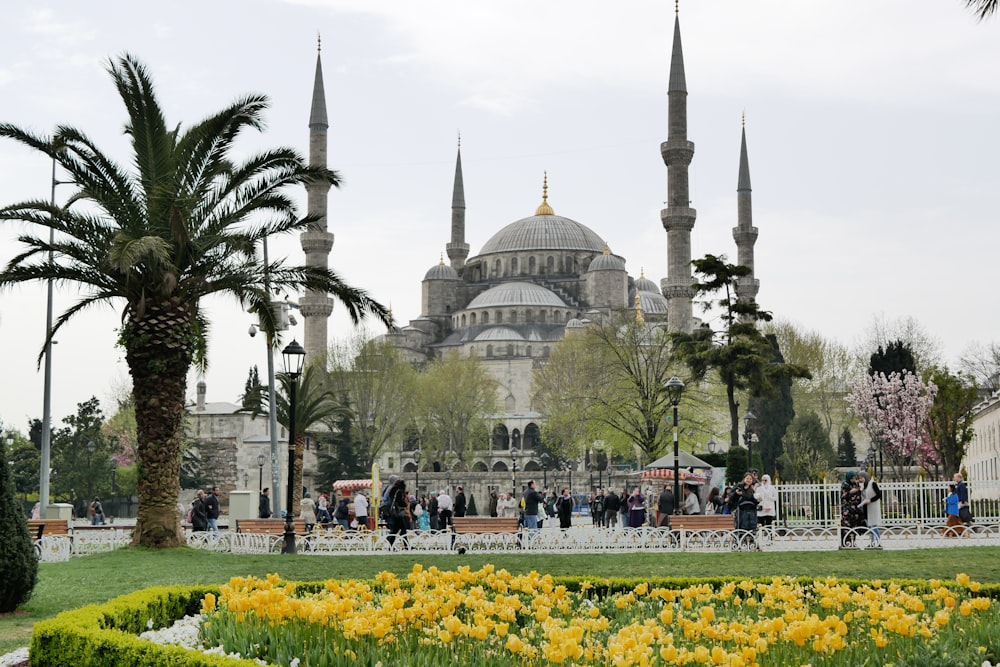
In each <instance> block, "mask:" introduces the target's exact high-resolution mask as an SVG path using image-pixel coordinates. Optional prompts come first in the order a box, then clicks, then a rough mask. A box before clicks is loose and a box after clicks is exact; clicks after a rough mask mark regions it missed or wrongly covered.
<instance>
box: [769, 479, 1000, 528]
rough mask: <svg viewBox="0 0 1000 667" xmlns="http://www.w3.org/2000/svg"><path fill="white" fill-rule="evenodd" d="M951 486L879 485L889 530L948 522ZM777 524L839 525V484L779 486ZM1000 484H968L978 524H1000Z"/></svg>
mask: <svg viewBox="0 0 1000 667" xmlns="http://www.w3.org/2000/svg"><path fill="white" fill-rule="evenodd" d="M948 484H949V482H943V481H926V482H879V488H880V489H881V490H882V520H883V524H884V525H886V526H933V525H939V524H943V523H944V522H945V496H946V495H947V494H948ZM777 488H778V522H779V523H780V524H781V525H783V526H788V527H799V526H801V527H823V526H835V525H837V524H839V523H840V484H839V483H838V484H779V485H778V487H777ZM998 492H1000V481H998V480H983V481H977V482H970V483H969V501H970V503H971V505H972V514H973V516H974V517H975V518H976V520H977V521H982V522H984V523H997V522H998V520H1000V501H997V500H992V499H991V498H996V497H997V496H998Z"/></svg>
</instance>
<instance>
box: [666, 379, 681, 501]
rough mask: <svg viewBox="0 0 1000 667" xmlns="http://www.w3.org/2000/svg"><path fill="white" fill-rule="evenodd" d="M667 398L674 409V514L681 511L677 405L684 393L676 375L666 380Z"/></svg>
mask: <svg viewBox="0 0 1000 667" xmlns="http://www.w3.org/2000/svg"><path fill="white" fill-rule="evenodd" d="M666 389H667V398H668V399H669V400H670V405H671V406H672V407H673V411H674V429H673V435H674V514H680V513H681V504H682V503H681V472H680V443H679V441H678V435H679V434H678V429H677V406H678V404H679V403H680V402H681V394H683V393H684V383H683V382H681V380H680V378H679V377H677V376H676V375H675V376H673V377H672V378H670V379H669V380H667V384H666Z"/></svg>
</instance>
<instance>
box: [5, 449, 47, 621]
mask: <svg viewBox="0 0 1000 667" xmlns="http://www.w3.org/2000/svg"><path fill="white" fill-rule="evenodd" d="M0 572H3V576H2V577H0V613H7V612H11V611H14V610H15V609H17V607H18V606H20V605H22V604H24V603H25V602H27V601H28V600H29V599H30V598H31V592H32V591H33V590H34V588H35V582H36V580H37V578H38V559H37V558H35V545H34V543H33V542H32V539H31V534H30V533H29V532H28V520H27V518H26V517H25V515H24V510H23V508H22V507H21V504H20V503H19V502H18V501H17V494H16V493H15V491H14V479H13V477H12V476H11V473H10V468H9V466H8V465H7V454H6V451H5V445H4V444H3V440H2V439H0Z"/></svg>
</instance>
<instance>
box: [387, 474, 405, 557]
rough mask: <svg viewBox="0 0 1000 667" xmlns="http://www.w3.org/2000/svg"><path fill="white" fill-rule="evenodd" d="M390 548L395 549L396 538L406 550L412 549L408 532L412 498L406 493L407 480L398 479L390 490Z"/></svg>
mask: <svg viewBox="0 0 1000 667" xmlns="http://www.w3.org/2000/svg"><path fill="white" fill-rule="evenodd" d="M388 513H389V537H388V538H387V539H388V541H389V548H390V549H393V548H395V543H396V537H397V536H398V537H399V538H400V542H401V543H402V544H403V547H404V548H406V549H409V548H410V545H409V542H408V541H407V539H406V530H407V528H409V526H410V496H409V494H408V493H407V492H406V480H404V479H397V480H396V483H395V484H393V485H392V487H391V488H390V489H389V512H388Z"/></svg>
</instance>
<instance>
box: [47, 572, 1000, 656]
mask: <svg viewBox="0 0 1000 667" xmlns="http://www.w3.org/2000/svg"><path fill="white" fill-rule="evenodd" d="M989 592H990V593H991V594H995V592H996V591H995V589H994V588H992V587H991V589H990V591H989ZM986 593H987V591H986V590H984V589H983V587H980V586H979V585H978V584H976V583H975V582H971V581H969V579H968V577H965V576H963V575H959V577H958V578H957V581H956V582H950V583H943V582H938V581H930V582H923V581H905V582H900V581H891V582H885V583H884V584H883V583H882V582H877V581H876V582H848V581H838V580H835V579H826V580H815V581H814V580H811V579H809V580H796V579H791V578H777V577H776V578H773V579H768V580H755V581H751V580H743V581H741V580H688V581H679V580H673V581H669V580H663V581H656V582H645V581H643V582H636V581H634V580H633V581H627V580H612V581H609V580H606V579H601V580H588V579H587V578H584V577H577V578H569V579H561V580H557V579H554V578H553V577H551V576H548V575H540V574H537V573H531V574H527V575H513V574H510V573H509V572H506V571H504V570H495V569H494V568H493V567H491V566H486V567H484V568H482V569H481V570H478V571H473V570H470V569H469V568H460V569H459V570H457V571H441V570H438V569H436V568H429V569H424V568H422V567H420V566H419V565H418V566H415V567H414V569H413V570H412V571H411V572H410V573H409V575H407V576H406V577H405V578H403V579H400V578H398V577H396V576H395V575H393V574H390V573H382V574H381V575H379V576H378V578H377V580H376V581H372V582H360V581H332V580H331V581H326V582H322V583H309V584H293V583H287V582H282V581H280V580H279V579H278V577H277V576H276V575H271V576H269V577H267V578H266V579H256V578H235V579H233V580H232V581H230V583H229V584H227V585H224V586H221V587H219V588H218V589H210V588H199V589H150V590H149V591H142V592H140V593H137V594H133V595H131V596H125V597H124V598H120V599H118V600H115V601H112V602H111V603H108V605H102V606H100V607H91V608H85V609H82V610H77V611H74V612H67V613H66V614H62V615H60V616H59V617H57V618H56V619H53V621H49V622H46V623H41V624H39V625H38V626H36V632H35V636H33V638H32V662H33V664H36V665H49V664H73V665H75V666H77V667H84V666H85V665H89V664H116V665H130V664H134V665H140V664H141V665H146V664H149V665H153V664H158V665H162V664H164V663H165V662H169V663H170V664H177V665H224V664H225V665H237V664H251V663H249V662H248V661H247V660H246V659H244V660H236V659H233V658H226V657H222V656H205V655H201V654H197V653H196V652H193V651H182V650H181V649H178V648H170V647H159V646H156V645H154V644H152V643H150V642H145V641H143V640H140V639H138V638H137V637H135V636H132V634H137V633H138V632H140V631H142V630H145V629H146V626H147V625H156V626H157V627H160V626H162V625H167V624H168V623H169V622H170V621H172V620H173V619H176V618H180V617H181V616H183V615H184V614H187V613H192V612H193V611H197V607H198V606H200V607H201V612H202V613H203V614H204V623H203V627H202V636H203V640H204V641H205V642H206V643H207V644H208V645H212V646H218V647H220V648H221V649H222V650H223V651H224V652H226V653H237V654H240V655H242V656H244V658H256V659H262V660H264V661H266V662H268V663H274V664H281V665H295V666H301V667H305V666H306V665H351V666H352V667H354V666H355V665H358V664H361V665H377V664H382V665H395V664H406V665H433V666H434V667H439V666H442V665H463V667H464V666H467V665H470V664H475V665H476V667H491V666H497V667H500V666H501V665H502V666H507V665H511V664H517V665H552V664H566V665H615V666H627V665H685V664H711V665H755V664H757V665H805V664H811V665H816V666H818V665H865V664H869V665H889V664H893V665H935V667H941V666H946V665H981V664H984V663H988V662H991V661H992V662H995V661H996V657H997V655H998V654H1000V640H998V639H996V638H995V637H996V634H997V633H996V629H997V628H998V627H1000V610H998V605H996V604H994V603H992V600H991V598H990V597H989V596H987V595H985V594H986ZM95 618H96V619H97V623H96V624H95V623H94V619H95ZM88 620H89V625H88V624H87V623H85V621H88ZM109 633H110V634H109ZM129 633H132V634H129ZM71 637H72V638H75V639H73V641H75V642H76V643H75V644H72V642H71V641H70V639H71ZM85 642H86V643H89V642H96V644H90V645H89V647H87V648H86V650H85V649H84V646H85ZM56 644H58V645H61V646H62V647H63V649H65V648H66V647H67V646H70V645H75V646H76V647H78V652H79V653H80V654H86V653H87V651H91V647H94V646H98V645H99V646H100V651H103V652H104V653H103V657H104V659H102V660H100V661H92V660H88V659H84V658H81V659H77V658H75V657H74V659H60V660H58V661H53V662H49V661H47V660H45V657H46V656H48V655H54V654H53V653H45V652H44V651H45V650H46V648H48V647H50V646H51V645H56ZM36 646H37V647H38V650H41V651H42V653H36ZM159 651H176V652H177V653H172V654H170V655H169V658H170V659H169V660H167V657H168V656H167V655H166V654H158V652H159ZM92 654H93V655H101V653H100V652H98V653H92ZM182 655H183V658H182V657H181V656H182ZM157 656H159V657H157ZM36 657H38V658H39V660H37V661H36Z"/></svg>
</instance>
